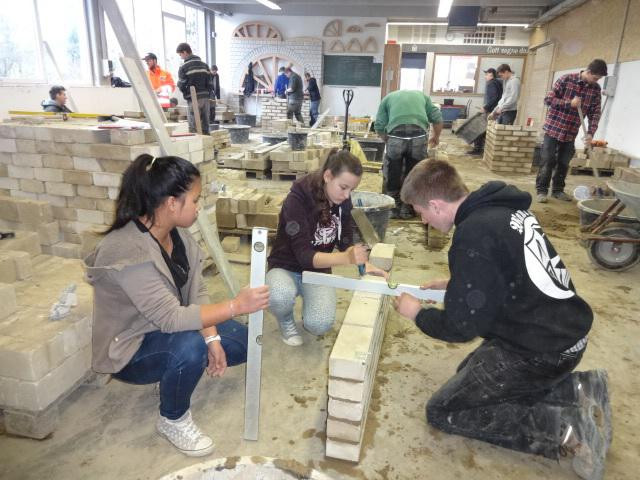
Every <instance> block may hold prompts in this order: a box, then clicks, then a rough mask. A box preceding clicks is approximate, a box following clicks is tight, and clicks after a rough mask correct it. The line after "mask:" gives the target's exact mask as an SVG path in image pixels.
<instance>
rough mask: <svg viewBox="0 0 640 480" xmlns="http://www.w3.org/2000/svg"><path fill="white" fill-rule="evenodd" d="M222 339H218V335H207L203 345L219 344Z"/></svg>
mask: <svg viewBox="0 0 640 480" xmlns="http://www.w3.org/2000/svg"><path fill="white" fill-rule="evenodd" d="M221 341H222V338H220V335H209V336H208V337H205V338H204V343H206V344H207V345H209V344H210V343H211V342H221Z"/></svg>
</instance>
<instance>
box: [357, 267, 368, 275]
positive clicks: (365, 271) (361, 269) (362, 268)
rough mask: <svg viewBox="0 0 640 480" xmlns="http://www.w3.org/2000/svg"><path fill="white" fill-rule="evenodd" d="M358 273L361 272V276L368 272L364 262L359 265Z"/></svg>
mask: <svg viewBox="0 0 640 480" xmlns="http://www.w3.org/2000/svg"><path fill="white" fill-rule="evenodd" d="M358 273H359V274H360V276H361V277H362V276H363V275H364V274H366V273H367V267H365V265H364V264H360V265H358Z"/></svg>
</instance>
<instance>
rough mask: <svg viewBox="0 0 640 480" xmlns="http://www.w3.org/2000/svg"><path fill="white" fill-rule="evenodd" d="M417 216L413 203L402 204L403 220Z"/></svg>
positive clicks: (401, 215) (401, 216) (401, 214)
mask: <svg viewBox="0 0 640 480" xmlns="http://www.w3.org/2000/svg"><path fill="white" fill-rule="evenodd" d="M415 216H416V213H415V212H414V210H413V207H412V206H411V205H407V204H406V203H403V204H402V206H401V207H400V218H401V219H402V220H410V219H412V218H413V217H415Z"/></svg>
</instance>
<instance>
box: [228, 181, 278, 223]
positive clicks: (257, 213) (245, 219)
mask: <svg viewBox="0 0 640 480" xmlns="http://www.w3.org/2000/svg"><path fill="white" fill-rule="evenodd" d="M283 201H284V195H267V194H264V193H260V192H258V190H256V189H255V188H244V189H238V190H235V191H233V192H230V191H228V192H223V193H221V194H220V195H218V199H217V201H216V209H215V210H216V222H217V224H218V228H219V229H241V230H247V232H250V229H251V228H253V227H264V228H267V229H269V230H272V231H275V230H276V229H277V228H278V218H279V215H280V209H281V208H282V202H283Z"/></svg>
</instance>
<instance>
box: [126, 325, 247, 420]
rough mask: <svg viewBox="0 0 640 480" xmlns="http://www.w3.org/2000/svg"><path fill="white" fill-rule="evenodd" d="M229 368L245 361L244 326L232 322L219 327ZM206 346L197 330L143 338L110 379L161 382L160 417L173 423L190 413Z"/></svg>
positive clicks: (128, 381) (202, 367) (202, 369)
mask: <svg viewBox="0 0 640 480" xmlns="http://www.w3.org/2000/svg"><path fill="white" fill-rule="evenodd" d="M218 334H219V335H220V337H222V347H223V348H224V351H225V353H226V354H227V365H229V366H230V367H232V366H234V365H239V364H241V363H245V362H246V361H247V327H246V326H245V325H242V324H240V323H238V322H236V321H235V320H227V321H226V322H223V323H221V324H219V325H218ZM207 352H208V349H207V346H206V344H205V343H204V337H203V336H202V334H201V333H200V332H199V331H196V330H189V331H186V332H175V333H162V332H161V331H159V330H157V331H155V332H150V333H147V334H146V335H145V336H144V340H143V341H142V345H140V348H139V349H138V351H137V352H136V354H135V355H134V356H133V358H132V359H131V360H130V361H129V363H128V364H127V365H126V366H125V367H124V368H123V369H122V370H120V371H119V372H118V373H114V374H113V376H114V377H115V378H117V379H119V380H122V381H123V382H127V383H133V384H136V385H146V384H149V383H156V382H160V415H162V416H163V417H165V418H168V419H169V420H176V419H178V418H180V417H182V415H184V414H185V412H186V411H187V410H189V405H190V404H191V394H192V393H193V391H194V390H195V388H196V385H197V384H198V381H199V380H200V377H201V376H202V373H203V372H204V369H205V368H206V367H207V361H208V357H207Z"/></svg>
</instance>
